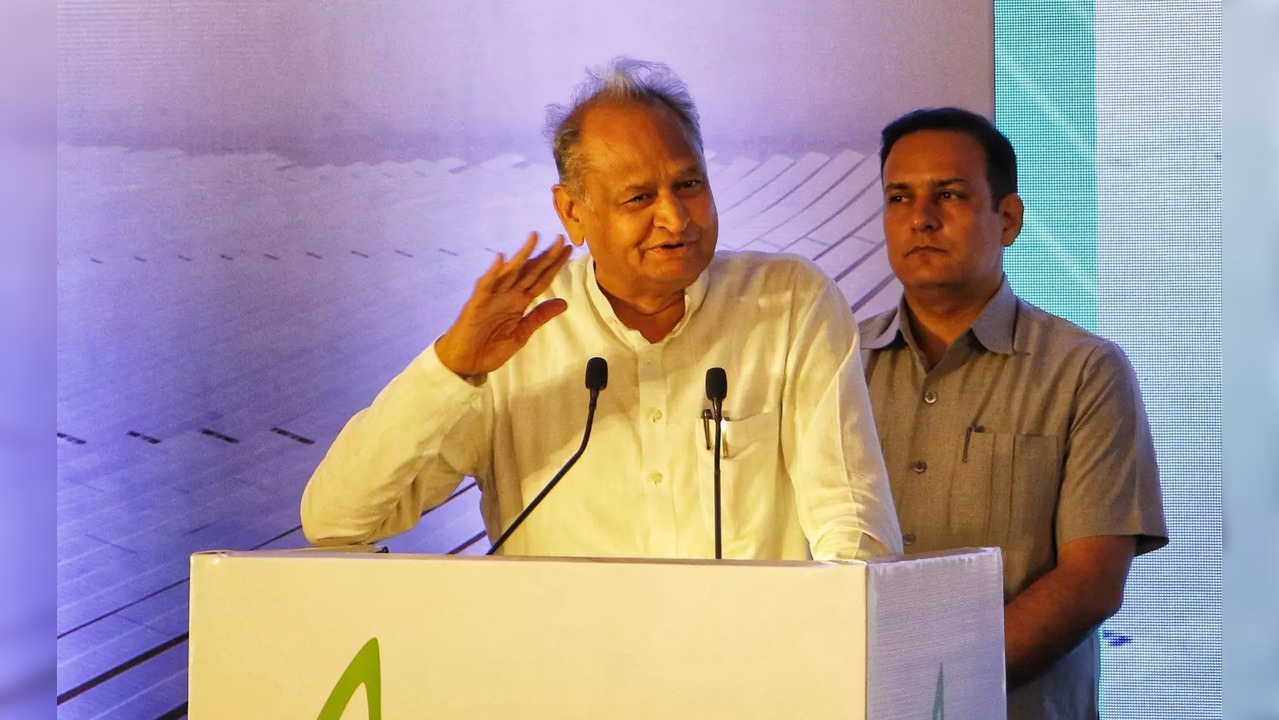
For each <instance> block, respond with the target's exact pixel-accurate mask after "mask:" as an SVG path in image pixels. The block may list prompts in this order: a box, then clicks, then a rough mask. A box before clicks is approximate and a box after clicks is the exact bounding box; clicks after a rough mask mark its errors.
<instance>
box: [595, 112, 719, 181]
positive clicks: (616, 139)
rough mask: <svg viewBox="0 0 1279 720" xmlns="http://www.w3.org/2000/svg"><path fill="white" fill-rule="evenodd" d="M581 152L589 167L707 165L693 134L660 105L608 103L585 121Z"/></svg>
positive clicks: (677, 117)
mask: <svg viewBox="0 0 1279 720" xmlns="http://www.w3.org/2000/svg"><path fill="white" fill-rule="evenodd" d="M579 147H580V150H581V152H582V154H583V155H584V156H585V157H584V159H585V160H586V164H587V165H588V166H590V167H597V168H603V167H605V166H609V165H614V164H617V163H621V164H624V165H635V164H648V165H654V164H662V165H668V164H671V165H686V164H689V163H692V164H696V165H698V166H701V165H703V164H704V161H703V159H702V153H701V151H700V150H699V149H698V147H697V141H696V138H695V137H694V135H693V133H692V131H691V130H690V129H689V128H687V127H685V125H684V124H683V123H682V122H681V121H680V119H679V116H678V115H677V114H676V113H675V111H673V110H671V109H670V108H668V107H667V106H666V105H664V104H662V103H661V102H657V101H653V102H644V101H627V102H620V101H605V102H601V103H600V104H598V105H596V106H593V107H592V108H590V110H588V111H587V114H586V115H585V116H584V117H583V119H582V132H581V139H580V145H579Z"/></svg>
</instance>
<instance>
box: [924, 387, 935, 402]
mask: <svg viewBox="0 0 1279 720" xmlns="http://www.w3.org/2000/svg"><path fill="white" fill-rule="evenodd" d="M924 402H926V403H928V404H929V405H932V404H933V403H935V402H937V393H936V392H933V391H932V390H929V391H927V392H925V393H924Z"/></svg>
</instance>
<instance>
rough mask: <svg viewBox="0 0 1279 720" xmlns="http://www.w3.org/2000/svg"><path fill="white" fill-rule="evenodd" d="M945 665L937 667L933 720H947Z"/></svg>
mask: <svg viewBox="0 0 1279 720" xmlns="http://www.w3.org/2000/svg"><path fill="white" fill-rule="evenodd" d="M945 669H946V666H945V663H943V664H941V665H938V666H937V692H936V693H934V694H933V720H946V677H945V675H944V674H943V673H944V672H945Z"/></svg>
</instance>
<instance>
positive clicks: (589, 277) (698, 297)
mask: <svg viewBox="0 0 1279 720" xmlns="http://www.w3.org/2000/svg"><path fill="white" fill-rule="evenodd" d="M714 265H715V260H714V259H712V260H711V264H710V265H708V266H707V267H706V269H705V270H703V271H702V273H701V274H700V275H698V276H697V279H696V280H694V281H693V284H692V285H689V286H688V287H686V288H684V317H682V318H680V321H679V324H678V325H676V326H675V328H674V329H673V330H671V332H670V334H669V335H667V336H666V339H670V338H672V337H675V336H676V335H678V334H679V333H680V331H682V330H683V329H684V327H685V326H686V325H688V321H689V318H691V317H693V314H694V313H696V312H697V310H698V308H700V307H701V306H702V303H703V302H704V301H705V300H706V292H707V290H708V289H709V288H710V274H711V267H712V266H714ZM586 295H587V297H588V298H590V301H591V306H592V307H594V308H595V312H596V313H597V314H598V315H599V316H600V317H601V318H603V319H604V321H605V322H606V323H607V324H608V325H609V326H610V327H612V328H613V329H614V330H615V331H616V332H617V333H619V334H620V335H622V336H626V335H628V334H630V333H634V334H636V335H638V334H639V333H638V331H636V330H632V329H631V328H629V327H627V326H626V325H625V324H623V323H622V321H621V320H619V319H617V313H615V312H613V304H612V303H610V302H609V301H608V298H607V297H606V296H605V295H604V291H603V290H600V284H599V280H598V279H596V277H595V258H592V257H591V256H590V254H589V253H588V254H587V255H586ZM664 341H665V340H664ZM664 341H663V342H664Z"/></svg>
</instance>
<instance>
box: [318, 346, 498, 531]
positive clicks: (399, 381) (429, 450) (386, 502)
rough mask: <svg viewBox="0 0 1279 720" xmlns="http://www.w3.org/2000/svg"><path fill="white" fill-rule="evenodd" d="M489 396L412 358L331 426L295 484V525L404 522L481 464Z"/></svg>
mask: <svg viewBox="0 0 1279 720" xmlns="http://www.w3.org/2000/svg"><path fill="white" fill-rule="evenodd" d="M490 406H491V403H490V402H489V400H488V393H487V392H486V391H485V390H484V388H483V387H482V386H476V385H474V384H472V383H471V382H468V381H466V380H463V379H462V378H460V377H458V376H457V375H456V374H454V373H453V372H452V371H450V370H449V369H448V368H446V367H444V365H443V364H442V363H440V361H439V358H438V357H437V356H436V354H435V346H434V345H432V346H431V347H429V348H427V349H426V351H425V352H423V353H422V354H421V355H419V356H418V357H417V358H415V359H414V360H413V362H412V363H410V364H409V366H408V367H407V368H406V369H405V370H404V371H403V372H401V373H400V374H399V375H398V376H396V377H395V379H393V380H392V381H391V382H390V383H389V384H388V385H387V386H386V387H385V388H383V389H382V391H381V392H379V393H378V395H377V397H376V398H375V399H374V400H373V404H372V405H370V406H369V407H367V408H365V409H364V410H361V411H360V412H358V413H356V415H355V416H354V417H352V418H351V419H350V421H348V422H347V424H346V426H345V427H343V428H342V431H341V432H340V433H339V434H338V436H337V439H335V440H334V441H333V444H332V446H330V447H329V450H328V452H327V453H326V454H325V456H324V459H323V460H322V461H321V462H320V465H319V466H318V467H317V468H316V469H315V472H314V474H312V476H311V479H310V481H309V482H308V483H307V486H306V490H305V491H303V493H302V508H301V512H302V530H303V533H304V534H305V535H306V537H307V539H308V540H310V541H311V542H312V543H314V544H316V545H345V544H359V543H368V542H375V541H377V540H381V539H384V538H387V537H391V536H392V535H397V534H399V533H402V532H405V531H407V530H409V529H411V528H412V527H413V526H414V525H416V524H417V521H418V519H419V518H420V517H421V514H422V511H423V510H425V509H427V508H431V507H434V506H436V505H438V504H440V503H441V502H443V501H444V500H446V499H448V497H449V495H450V494H451V493H452V492H453V491H454V490H455V489H456V488H457V486H458V485H459V484H460V482H461V480H462V478H463V477H464V476H466V475H477V474H479V473H481V472H482V471H483V466H484V463H485V462H486V459H485V448H487V447H488V436H489V434H490V431H489V423H488V421H487V419H486V418H487V417H488V415H490V414H491V413H490V410H489V408H490Z"/></svg>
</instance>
